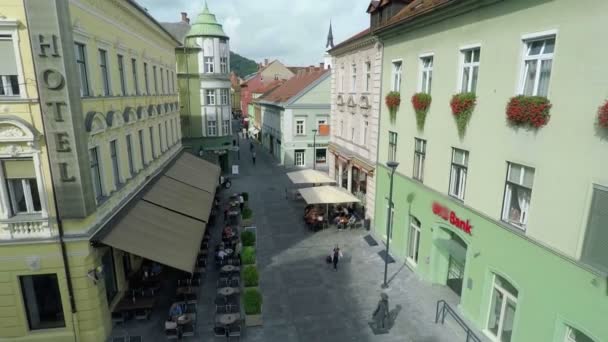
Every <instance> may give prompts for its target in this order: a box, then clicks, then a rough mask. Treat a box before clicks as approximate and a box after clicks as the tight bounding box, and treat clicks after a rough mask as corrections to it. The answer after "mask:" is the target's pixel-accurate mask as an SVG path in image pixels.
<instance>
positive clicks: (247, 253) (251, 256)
mask: <svg viewBox="0 0 608 342" xmlns="http://www.w3.org/2000/svg"><path fill="white" fill-rule="evenodd" d="M241 255H242V257H241V258H242V261H243V264H244V265H253V264H255V248H253V247H245V248H243V253H242V254H241Z"/></svg>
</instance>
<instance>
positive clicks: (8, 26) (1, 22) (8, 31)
mask: <svg viewBox="0 0 608 342" xmlns="http://www.w3.org/2000/svg"><path fill="white" fill-rule="evenodd" d="M18 27H19V22H18V21H17V20H14V19H0V34H1V35H10V36H11V41H12V42H13V52H14V54H15V59H16V60H15V63H16V64H17V80H18V82H19V95H12V96H19V97H20V98H27V93H26V90H27V88H26V86H25V77H24V76H23V66H22V65H21V50H20V49H19V33H18V32H19V31H18ZM5 96H9V95H4V96H0V98H3V97H5Z"/></svg>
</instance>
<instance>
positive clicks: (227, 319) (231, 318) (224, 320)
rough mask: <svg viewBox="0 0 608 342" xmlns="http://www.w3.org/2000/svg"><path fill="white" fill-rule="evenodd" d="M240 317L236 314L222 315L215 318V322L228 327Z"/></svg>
mask: <svg viewBox="0 0 608 342" xmlns="http://www.w3.org/2000/svg"><path fill="white" fill-rule="evenodd" d="M240 317H241V315H240V314H238V313H233V314H224V315H219V316H218V317H217V321H218V322H219V323H220V324H223V325H230V324H232V323H234V322H236V320H237V319H239V318H240Z"/></svg>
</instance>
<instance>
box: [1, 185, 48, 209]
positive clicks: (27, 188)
mask: <svg viewBox="0 0 608 342" xmlns="http://www.w3.org/2000/svg"><path fill="white" fill-rule="evenodd" d="M7 183H8V193H9V194H8V196H9V200H10V204H11V209H12V212H13V215H18V214H33V213H36V212H40V211H41V210H42V207H41V205H40V194H39V192H38V183H36V178H21V179H20V178H11V179H7Z"/></svg>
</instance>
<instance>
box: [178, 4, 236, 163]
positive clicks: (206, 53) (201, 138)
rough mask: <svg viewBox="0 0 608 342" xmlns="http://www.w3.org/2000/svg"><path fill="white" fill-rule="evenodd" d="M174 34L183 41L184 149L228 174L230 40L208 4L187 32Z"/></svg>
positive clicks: (180, 53) (180, 71)
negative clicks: (219, 167) (203, 157)
mask: <svg viewBox="0 0 608 342" xmlns="http://www.w3.org/2000/svg"><path fill="white" fill-rule="evenodd" d="M181 26H184V25H181ZM173 31H174V32H175V31H177V32H176V33H174V35H176V36H177V35H181V36H179V37H178V39H181V40H182V45H181V46H180V47H178V48H176V55H177V62H178V65H177V69H178V82H179V89H180V101H181V103H182V108H181V117H182V130H183V132H184V139H183V144H184V147H185V148H187V149H191V150H192V151H193V152H195V153H198V154H199V155H201V156H205V157H206V158H207V159H210V160H213V161H217V162H218V163H219V165H220V166H221V167H222V170H224V171H227V170H228V169H229V166H230V155H231V153H230V151H232V150H233V147H232V125H231V120H232V107H231V104H230V102H231V91H230V89H231V83H230V44H229V37H228V36H227V35H226V34H225V33H224V30H223V28H222V25H221V24H219V23H218V22H217V20H216V18H215V15H214V14H212V13H211V12H210V11H209V8H208V7H207V4H205V7H204V9H203V11H202V12H201V13H200V14H199V15H198V16H197V17H196V19H195V20H194V21H193V23H192V25H190V28H189V30H188V31H187V32H186V33H184V32H183V30H180V28H179V27H178V28H177V29H176V30H173Z"/></svg>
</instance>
